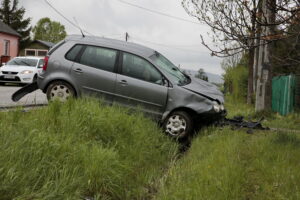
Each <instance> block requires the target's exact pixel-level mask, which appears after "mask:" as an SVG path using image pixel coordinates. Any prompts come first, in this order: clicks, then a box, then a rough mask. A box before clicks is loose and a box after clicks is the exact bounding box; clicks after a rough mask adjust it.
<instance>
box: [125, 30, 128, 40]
mask: <svg viewBox="0 0 300 200" xmlns="http://www.w3.org/2000/svg"><path fill="white" fill-rule="evenodd" d="M128 39H129V34H128V33H127V32H126V33H125V41H126V42H127V41H128Z"/></svg>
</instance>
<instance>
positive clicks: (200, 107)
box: [37, 35, 226, 138]
mask: <svg viewBox="0 0 300 200" xmlns="http://www.w3.org/2000/svg"><path fill="white" fill-rule="evenodd" d="M37 83H38V87H39V88H40V89H41V90H42V91H43V92H44V93H46V94H47V98H48V100H51V99H53V98H58V99H61V100H66V99H67V98H69V97H80V96H82V95H91V96H96V97H99V98H103V99H104V101H106V102H108V103H110V104H112V103H117V104H120V105H123V106H126V107H130V108H139V109H142V111H144V112H145V113H147V114H150V115H151V116H154V117H155V118H156V119H158V120H159V121H160V122H161V124H163V127H164V130H165V132H166V133H167V134H169V135H170V136H172V137H175V138H185V137H187V136H189V134H191V132H192V130H193V129H194V127H195V125H196V124H198V123H201V122H204V121H207V120H208V119H210V120H215V119H218V118H220V117H222V116H223V115H224V114H225V113H226V111H225V109H224V106H223V103H224V98H223V94H222V93H221V92H220V91H219V90H218V89H217V87H216V86H215V85H213V84H210V83H208V82H205V81H202V80H199V79H195V78H192V77H189V76H187V75H185V74H184V73H182V72H181V71H180V70H179V69H178V68H177V67H176V66H175V65H174V64H172V63H171V62H170V61H169V60H168V59H167V58H165V57H164V56H163V55H161V54H160V53H158V52H157V51H155V50H153V49H150V48H147V47H144V46H141V45H138V44H134V43H129V42H124V41H119V40H113V39H106V38H101V37H88V36H86V37H83V36H80V35H73V36H69V37H67V38H66V39H65V40H63V41H61V42H60V43H58V44H57V45H56V46H54V47H53V48H52V49H51V50H50V51H49V53H48V55H47V56H46V57H45V64H44V66H43V71H42V73H40V74H39V76H38V82H37Z"/></svg>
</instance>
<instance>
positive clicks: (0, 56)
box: [0, 20, 21, 64]
mask: <svg viewBox="0 0 300 200" xmlns="http://www.w3.org/2000/svg"><path fill="white" fill-rule="evenodd" d="M20 37H21V35H20V34H19V33H18V32H17V31H15V30H14V29H12V28H10V27H9V26H8V25H6V24H4V23H3V22H2V21H1V20H0V61H1V64H2V63H6V62H7V61H9V60H10V59H11V58H14V57H16V56H17V55H18V52H19V39H20Z"/></svg>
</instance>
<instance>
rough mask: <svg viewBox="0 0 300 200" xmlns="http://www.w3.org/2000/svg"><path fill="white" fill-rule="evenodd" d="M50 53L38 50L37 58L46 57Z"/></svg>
mask: <svg viewBox="0 0 300 200" xmlns="http://www.w3.org/2000/svg"><path fill="white" fill-rule="evenodd" d="M47 53H48V51H47V50H38V51H37V56H46V55H47Z"/></svg>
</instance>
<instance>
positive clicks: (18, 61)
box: [6, 58, 38, 67]
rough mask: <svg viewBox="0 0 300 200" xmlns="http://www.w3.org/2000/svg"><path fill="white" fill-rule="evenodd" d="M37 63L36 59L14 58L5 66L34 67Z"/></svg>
mask: <svg viewBox="0 0 300 200" xmlns="http://www.w3.org/2000/svg"><path fill="white" fill-rule="evenodd" d="M37 62H38V60H37V59H30V58H14V59H12V60H10V61H8V63H7V64H6V65H8V66H9V65H14V66H29V67H35V66H36V64H37Z"/></svg>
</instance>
